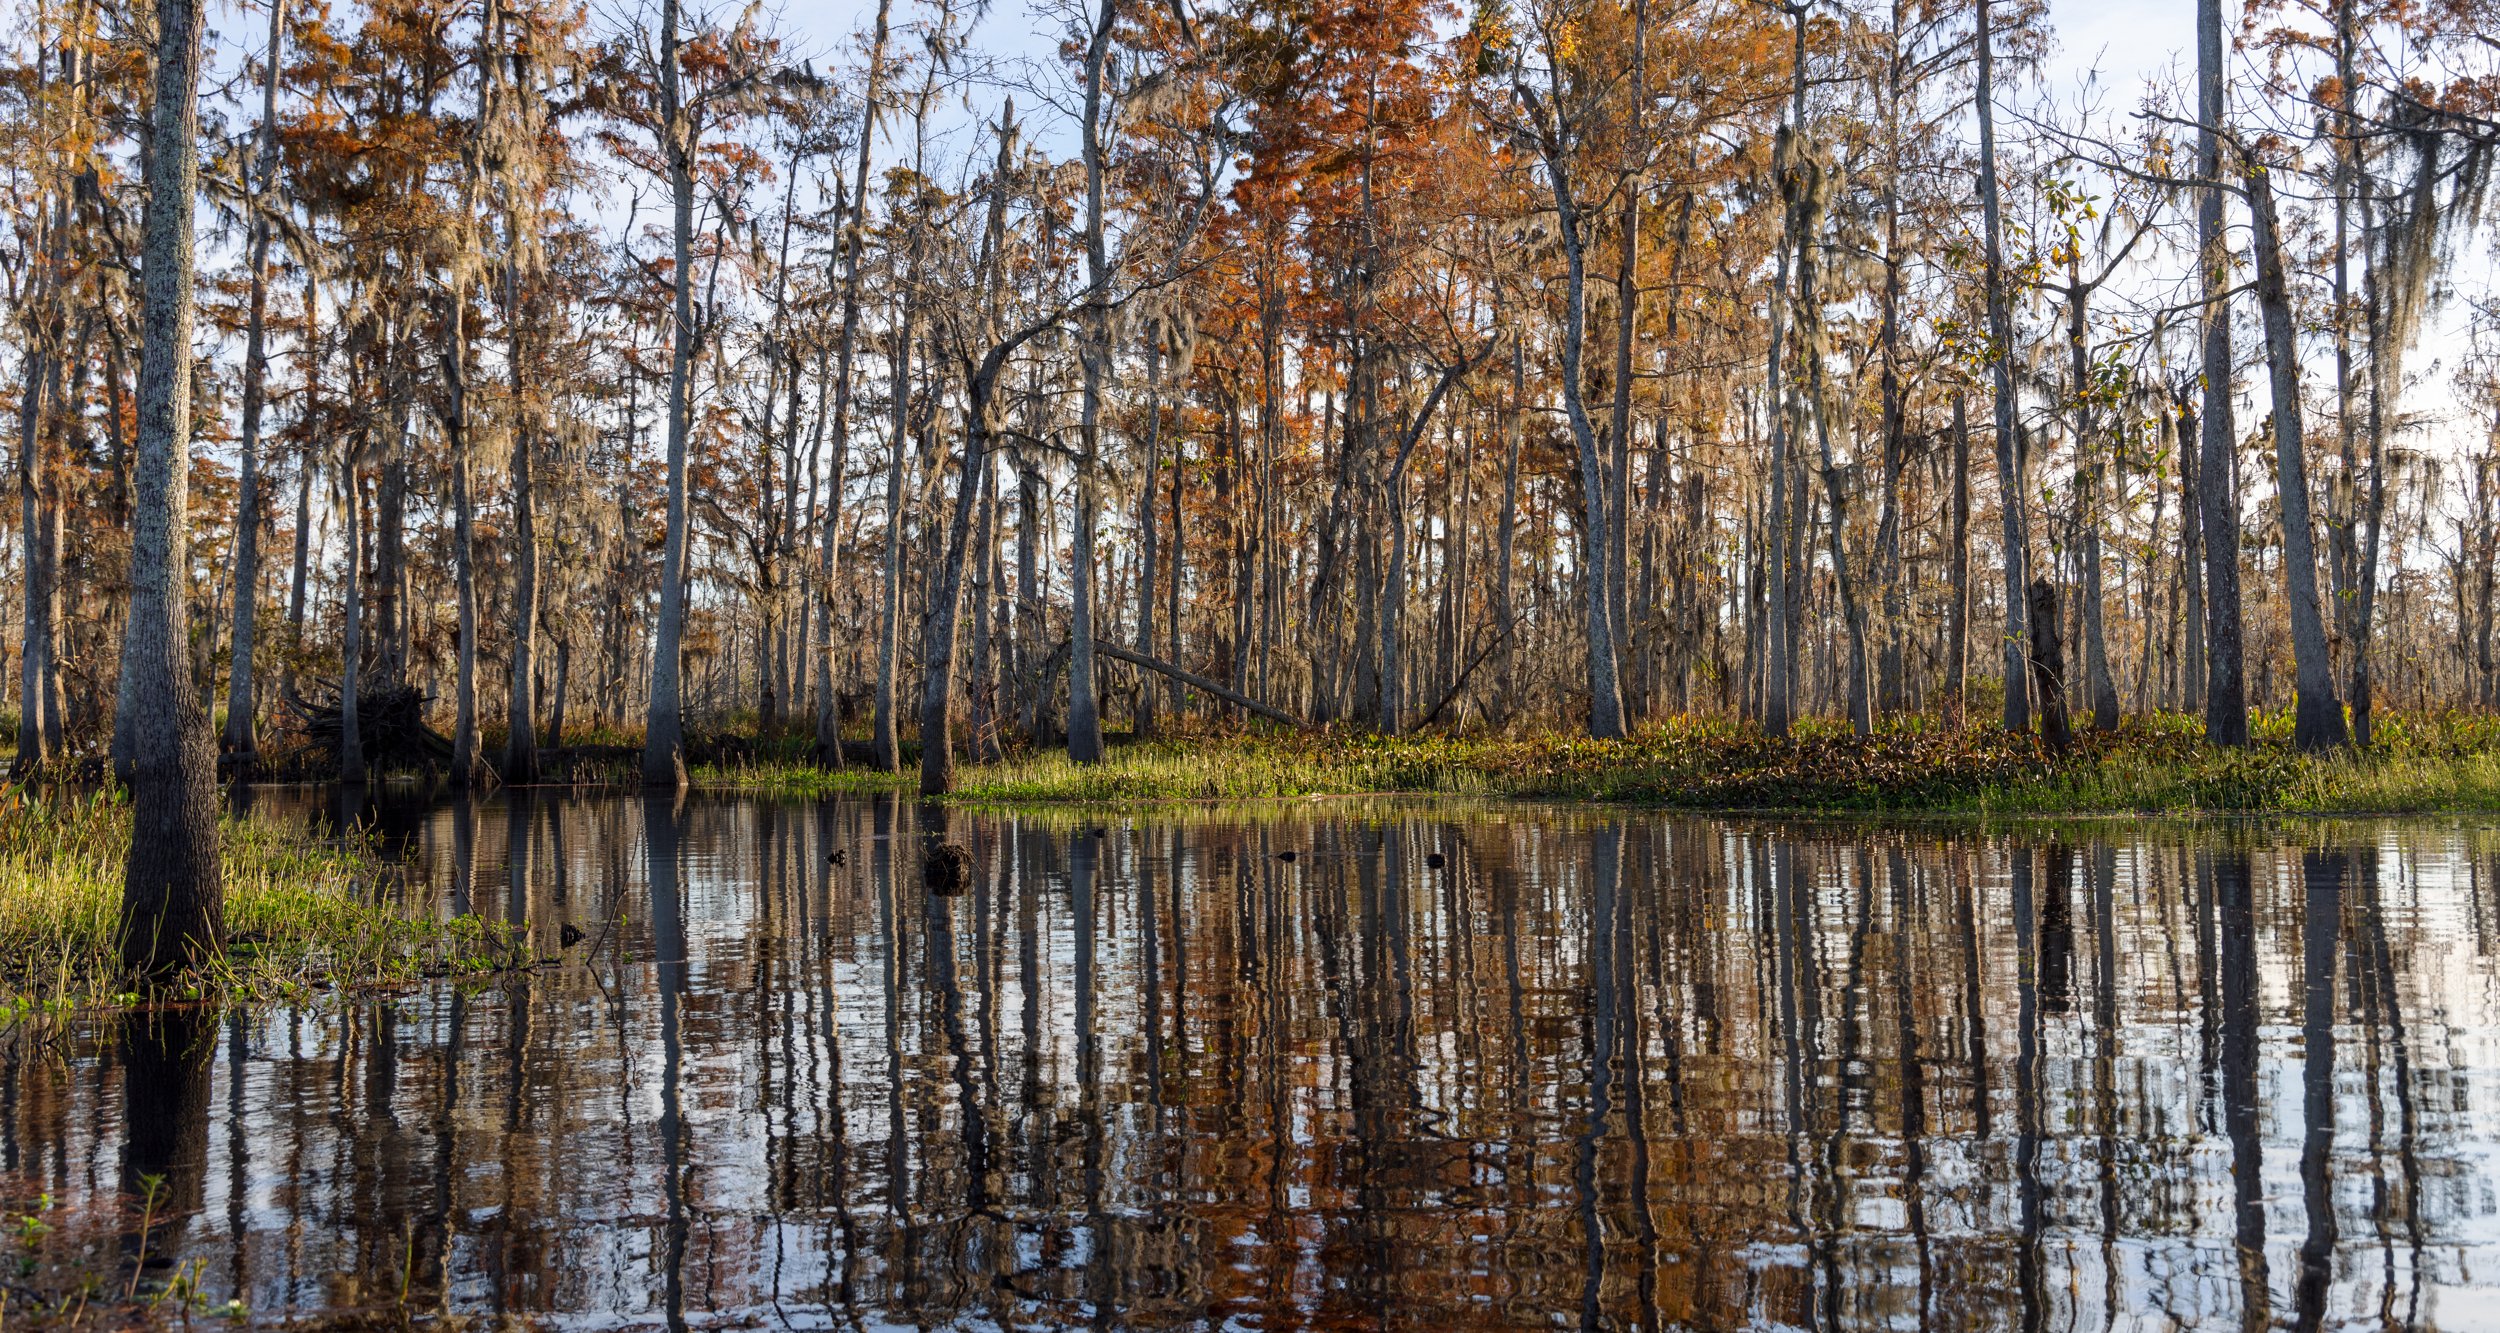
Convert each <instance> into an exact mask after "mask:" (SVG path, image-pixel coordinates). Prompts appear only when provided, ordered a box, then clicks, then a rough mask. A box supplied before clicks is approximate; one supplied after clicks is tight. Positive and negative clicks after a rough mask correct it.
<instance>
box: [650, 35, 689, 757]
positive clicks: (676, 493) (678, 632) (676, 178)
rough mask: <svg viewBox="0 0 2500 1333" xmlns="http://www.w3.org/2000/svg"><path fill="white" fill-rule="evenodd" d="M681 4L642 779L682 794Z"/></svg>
mask: <svg viewBox="0 0 2500 1333" xmlns="http://www.w3.org/2000/svg"><path fill="white" fill-rule="evenodd" d="M677 45H678V40H677V0H661V5H660V71H659V73H660V140H661V142H660V150H661V153H662V155H663V156H664V157H665V158H666V159H667V161H668V183H669V195H670V201H671V204H672V208H671V214H672V222H673V227H672V252H673V254H674V257H675V267H674V268H672V269H671V270H670V271H669V272H670V287H671V288H672V289H673V290H672V293H671V295H672V300H671V302H670V313H671V318H670V321H669V357H668V535H667V539H666V545H665V546H664V547H663V548H662V552H661V557H660V615H659V619H658V621H657V623H656V624H655V625H654V626H653V628H652V634H651V698H650V706H649V708H648V710H647V711H646V712H645V714H644V720H643V746H642V781H643V785H644V786H646V787H658V788H667V789H680V790H682V789H683V788H684V787H685V785H686V742H685V726H684V721H683V711H682V704H681V699H680V693H679V678H678V677H679V666H680V662H679V656H680V648H681V647H682V645H683V643H684V640H685V630H686V431H687V425H688V422H687V415H688V412H689V410H690V408H689V404H688V402H687V392H688V389H689V387H690V385H689V383H688V381H690V380H691V379H692V378H693V375H694V353H695V329H694V282H693V275H694V143H693V135H694V129H693V126H692V125H691V124H690V123H688V120H687V117H686V109H685V106H684V103H683V101H682V99H681V98H680V96H679V92H678V71H677Z"/></svg>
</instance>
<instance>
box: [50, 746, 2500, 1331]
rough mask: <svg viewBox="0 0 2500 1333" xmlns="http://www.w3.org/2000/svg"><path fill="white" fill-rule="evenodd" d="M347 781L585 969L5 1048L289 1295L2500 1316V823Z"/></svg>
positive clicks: (384, 1304)
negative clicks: (1952, 821)
mask: <svg viewBox="0 0 2500 1333" xmlns="http://www.w3.org/2000/svg"><path fill="white" fill-rule="evenodd" d="M324 800H325V798H322V797H320V796H318V795H296V794H292V793H265V794H263V796H262V798H261V802H262V804H263V806H264V808H267V809H271V810H276V811H279V812H282V813H283V812H288V811H292V812H294V813H295V814H297V815H309V816H311V817H335V812H334V811H332V810H331V809H330V807H328V806H326V805H325V804H324V803H323V802H324ZM362 817H363V818H365V819H366V820H368V821H370V822H372V823H374V824H375V825H376V826H377V827H379V829H380V830H381V831H382V833H383V835H384V836H385V837H386V838H388V839H390V840H391V841H392V842H393V844H394V845H396V846H399V847H402V848H404V849H405V851H406V853H407V855H408V856H409V857H410V858H411V859H412V861H413V863H414V866H415V870H414V871H413V872H412V875H411V882H410V883H409V884H408V885H407V886H405V888H404V890H402V891H405V892H408V893H411V894H414V895H417V896H418V897H419V900H420V901H422V902H424V903H426V904H427V905H429V906H430V907H431V908H432V909H433V910H437V911H441V912H446V913H448V912H457V911H467V912H475V913H477V914H480V915H484V916H490V917H495V918H499V919H505V920H509V921H513V922H517V923H521V924H522V926H523V928H524V929H525V930H526V931H527V932H528V934H529V935H530V937H531V938H532V940H533V941H534V942H535V945H536V948H537V949H538V951H539V952H540V953H542V954H545V955H547V956H550V957H557V956H560V957H561V958H562V959H563V961H562V963H560V964H552V965H549V966H547V967H544V968H542V969H540V970H538V971H536V972H534V973H530V974H526V975H511V976H504V977H498V978H494V979H490V980H487V981H484V982H477V983H469V984H463V985H457V986H455V985H450V984H437V985H434V986H432V987H428V988H423V989H417V990H411V991H406V992H401V993H394V994H384V995H374V994H365V995H358V996H354V997H347V998H334V999H331V1000H327V1001H325V1002H321V1003H317V1004H314V1005H311V1006H308V1007H305V1008H300V1009H275V1010H268V1011H260V1012H254V1013H250V1014H237V1015H222V1016H208V1017H202V1016H196V1015H180V1014H176V1015H169V1016H164V1017H161V1018H160V1019H159V1020H158V1021H156V1022H155V1023H153V1024H149V1025H139V1024H131V1025H128V1026H127V1027H125V1028H115V1027H113V1026H111V1025H108V1024H101V1023H97V1024H85V1025H80V1026H76V1027H74V1028H73V1029H72V1030H71V1031H69V1032H68V1033H66V1034H63V1033H59V1032H52V1033H49V1034H46V1033H40V1032H37V1031H36V1030H33V1029H25V1028H21V1029H20V1030H19V1031H17V1032H15V1033H13V1034H10V1036H9V1037H8V1039H7V1042H6V1059H5V1062H0V1167H5V1168H6V1169H7V1170H8V1171H10V1172H13V1173H15V1174H16V1175H17V1176H19V1177H20V1178H25V1179H31V1180H32V1181H33V1182H35V1184H36V1185H37V1186H38V1187H40V1188H46V1189H49V1190H51V1191H52V1192H54V1193H55V1194H56V1195H57V1196H59V1197H62V1198H64V1199H70V1200H76V1199H82V1198H88V1197H94V1196H100V1195H101V1196H109V1195H110V1194H111V1193H112V1192H113V1191H115V1190H117V1189H120V1188H123V1187H125V1186H127V1185H130V1184H132V1183H134V1182H136V1181H138V1180H140V1179H141V1178H142V1177H143V1176H148V1175H160V1174H161V1175H163V1176H164V1177H165V1181H166V1185H165V1189H166V1191H167V1197H168V1199H169V1203H170V1208H171V1211H172V1212H173V1213H175V1214H176V1216H175V1217H174V1218H173V1219H172V1220H171V1221H168V1222H165V1223H161V1224H159V1237H158V1240H157V1241H156V1242H155V1243H156V1245H157V1246H158V1247H159V1248H163V1249H170V1250H172V1251H175V1252H176V1253H178V1255H179V1257H180V1259H181V1260H182V1261H185V1262H189V1263H192V1264H194V1265H196V1271H197V1272H198V1275H199V1277H200V1280H201V1282H202V1284H203V1286H205V1287H206V1288H207V1289H208V1291H209V1292H210V1293H211V1294H212V1295H213V1296H215V1297H216V1298H217V1299H220V1300H222V1299H224V1298H225V1297H226V1296H229V1295H233V1296H239V1297H241V1298H242V1299H243V1300H244V1301H245V1302H246V1303H247V1304H248V1306H249V1307H250V1309H251V1310H252V1311H253V1312H254V1314H255V1316H256V1317H257V1318H258V1319H261V1320H264V1321H270V1322H275V1321H280V1320H284V1319H288V1318H305V1317H310V1316H314V1315H319V1314H324V1313H331V1312H341V1311H346V1312H357V1313H361V1314H365V1315H370V1316H372V1317H374V1318H376V1319H385V1318H387V1319H394V1320H395V1319H396V1318H398V1317H399V1316H398V1312H399V1311H400V1310H401V1308H402V1307H403V1305H404V1306H405V1307H407V1308H408V1309H410V1310H413V1311H414V1312H417V1313H419V1314H424V1313H457V1314H464V1315H473V1314H511V1315H519V1316H524V1317H529V1318H531V1319H544V1320H546V1321H547V1322H551V1323H557V1324H565V1325H578V1326H585V1327H614V1326H627V1325H630V1326H665V1327H697V1326H702V1327H712V1326H727V1327H755V1326H772V1327H777V1326H782V1325H792V1326H802V1327H841V1328H854V1327H894V1326H914V1327H942V1326H944V1327H951V1326H965V1327H992V1326H1004V1325H1017V1326H1031V1325H1037V1324H1088V1325H1096V1326H1106V1327H1109V1326H1137V1325H1202V1324H1203V1325H1222V1326H1233V1327H1243V1328H1249V1327H1311V1326H1351V1327H1373V1326H1393V1327H1400V1328H1418V1327H1420V1328H1453V1327H1479V1326H1500V1325H1523V1326H1524V1325H1536V1326H1556V1325H1562V1326H1573V1325H1576V1326H1582V1327H1606V1328H1631V1327H1640V1328H1656V1327H1679V1326H1681V1327H1715V1328H1733V1327H1762V1328H1771V1327H1783V1328H1785V1327H1794V1328H1850V1329H1860V1328H1916V1327H1921V1326H1926V1327H1935V1328H1951V1329H1996V1328H2004V1329H2024V1330H2030V1329H2061V1330H2062V1329H2077V1328H2092V1329H2101V1328H2120V1329H2152V1328H2168V1327H2179V1326H2198V1327H2229V1328H2257V1327H2269V1326H2287V1327H2339V1328H2352V1327H2372V1328H2405V1327H2437V1328H2452V1329H2468V1328H2477V1327H2495V1326H2500V1269H2496V1268H2495V1260H2500V1216H2496V1215H2500V1199H2496V1198H2495V1192H2494V1181H2495V1179H2500V1170H2495V1161H2494V1156H2495V1150H2496V1149H2500V1118H2496V1117H2495V1111H2496V1110H2500V1100H2496V1099H2495V1089H2494V1086H2493V1084H2494V1076H2495V1072H2500V1049H2495V1046H2494V1036H2495V1031H2500V1022H2496V1020H2500V1002H2496V1000H2495V992H2494V987H2493V961H2494V950H2495V939H2494V935H2495V931H2500V903H2495V902H2493V901H2492V896H2493V894H2494V892H2495V891H2496V889H2500V885H2496V884H2495V877H2500V830H2487V829H2482V828H2477V827H2472V826H2464V825H2455V824H2447V823H2420V822H2416V823H2388V824H2359V823H2353V824H2326V825H2296V826H2285V827H2281V828H2251V827H2231V828H2212V827H2207V828H2201V829H2184V828H2163V827H2158V826H2152V825H2143V824H2107V825H2092V826H2075V827H2074V828H2071V829H2067V830H2064V831H2062V832H2059V831H2050V832H2042V833H2022V834H2015V835H2007V834H1997V833H1991V834H1985V835H1983V834H1978V833H1974V832H1969V831H1965V830H1959V829H1955V828H1951V827H1945V826H1922V827H1917V828H1910V829H1882V828H1867V827H1859V826H1843V825H1782V824H1775V823H1761V822H1745V821H1716V820H1706V819H1691V818H1682V817H1677V818H1666V817H1649V816H1645V815H1640V814H1617V813H1612V812H1608V813H1592V812H1581V811H1573V810H1568V809H1556V808H1545V807H1538V808H1518V807H1498V806H1497V807H1479V806H1421V805H1409V806H1399V805H1368V806H1367V805H1355V804H1336V803H1311V804H1307V805H1293V806H1284V807H1278V808H1275V809H1271V810H1268V811H1264V812H1255V813H1243V812H1239V811H1230V812H1227V811H1211V810H1187V811H1180V812H1175V813H1171V814H1159V815H1150V816H1112V815H1099V814H1079V813H1065V812H1063V813H1049V814H1043V815H1039V816H1021V817H1020V816H1012V815H993V814H979V813H971V812H966V811H960V810H957V811H945V812H935V811H923V810H921V809H919V808H916V807H914V806H912V805H909V804H906V803H896V802H871V801H848V800H846V801H834V802H827V803H823V804H801V803H787V802H775V801H769V800H750V799H731V798H716V797H694V798H690V799H687V800H685V801H683V802H671V801H668V800H665V799H660V800H645V799H642V798H637V797H619V796H604V795H603V796H595V797H571V796H562V797H559V796H556V795H552V794H547V793H537V794H533V793H516V794H511V795H507V796H502V797H498V798H496V799H495V800H493V801H490V802H483V803H478V804H476V805H474V806H471V805H467V804H459V805H431V806H408V805H400V806H394V807H392V808H387V809H380V810H366V811H364V812H363V813H362ZM938 841H943V842H948V843H953V844H957V845H960V846H961V847H963V848H964V849H965V850H966V851H967V852H968V853H969V864H970V870H971V874H970V876H969V879H968V883H967V884H966V885H965V887H964V888H963V890H962V891H961V892H959V893H955V894H951V895H942V894H933V893H932V892H931V891H930V889H929V888H928V887H927V884H926V881H925V877H924V873H923V866H924V860H925V858H926V856H927V852H928V848H929V847H930V846H931V845H932V844H933V843H935V842H938ZM1285 853H1291V854H1292V859H1291V860H1287V859H1285V855H1284V854H1285ZM568 925H569V926H570V927H572V928H573V929H574V930H576V931H578V932H579V933H580V937H579V941H578V942H577V943H575V944H574V945H572V946H571V947H569V948H567V947H565V946H564V945H563V943H562V941H563V939H564V937H565V934H566V931H565V927H567V926H568Z"/></svg>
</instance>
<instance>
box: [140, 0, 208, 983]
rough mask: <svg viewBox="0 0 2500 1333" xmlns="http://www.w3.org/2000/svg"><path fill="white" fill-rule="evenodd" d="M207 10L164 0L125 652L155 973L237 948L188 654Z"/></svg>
mask: <svg viewBox="0 0 2500 1333" xmlns="http://www.w3.org/2000/svg"><path fill="white" fill-rule="evenodd" d="M204 17H205V16H204V13H203V11H202V9H201V8H200V6H199V4H198V3H197V0H156V24H157V49H156V103H155V106H154V107H153V108H152V110H151V113H150V114H151V124H150V129H151V134H150V141H149V144H148V172H147V177H148V194H147V209H146V214H145V221H144V245H145V250H144V260H143V264H142V268H141V274H140V281H141V287H142V292H143V296H142V299H143V302H144V305H143V310H144V314H143V319H144V324H143V326H142V329H143V333H142V338H143V341H142V344H141V346H142V350H141V356H140V363H139V401H138V423H139V431H138V449H137V467H136V471H135V476H134V478H133V481H134V483H135V484H134V487H133V499H134V505H133V511H132V525H131V556H130V574H131V579H130V582H131V589H130V593H131V596H130V626H129V630H128V632H127V634H126V635H125V637H124V638H123V641H122V664H121V669H122V671H123V673H124V674H125V675H127V676H128V677H130V678H131V679H132V680H133V681H134V682H135V684H136V688H135V689H134V690H133V691H132V699H133V703H134V705H135V709H134V715H133V716H132V718H131V727H130V742H131V802H130V804H131V839H130V858H129V862H128V864H127V866H126V867H125V871H124V875H123V879H122V903H121V921H120V935H121V940H120V944H121V956H122V962H123V964H124V966H126V967H129V968H130V969H132V970H133V971H135V972H139V973H141V974H144V975H149V976H161V975H163V974H165V973H166V972H168V971H170V970H172V969H175V968H177V967H180V966H182V965H184V964H187V963H192V962H196V961H199V960H201V959H205V958H213V957H216V956H217V955H219V954H220V953H222V952H223V951H224V948H225V883H224V878H223V870H222V867H221V865H220V862H219V859H218V846H217V791H216V765H217V760H216V755H215V753H214V750H213V748H212V744H211V741H210V739H209V731H208V717H207V714H206V713H205V712H204V711H202V709H201V706H200V701H199V697H198V695H197V694H196V693H194V692H193V689H192V682H191V673H190V671H189V669H188V663H187V662H186V661H185V660H184V658H185V657H186V656H187V648H188V644H189V642H190V606H189V602H188V599H187V592H188V589H187V585H188V583H189V578H188V575H189V572H190V558H189V528H190V513H189V489H188V487H189V475H188V474H189V455H190V441H191V323H192V319H191V311H192V306H191V302H192V286H193V266H192V210H193V208H194V199H195V196H196V194H197V189H198V173H199V156H198V151H197V143H198V135H199V103H198V95H199V69H200V43H201V35H202V32H203V29H204V28H205V23H204Z"/></svg>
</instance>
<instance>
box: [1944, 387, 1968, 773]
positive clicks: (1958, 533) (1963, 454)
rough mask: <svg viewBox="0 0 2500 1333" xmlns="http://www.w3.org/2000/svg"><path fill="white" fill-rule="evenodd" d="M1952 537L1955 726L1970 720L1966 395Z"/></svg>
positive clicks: (1950, 661)
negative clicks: (1968, 718)
mask: <svg viewBox="0 0 2500 1333" xmlns="http://www.w3.org/2000/svg"><path fill="white" fill-rule="evenodd" d="M1948 504H1949V505H1950V508H1951V512H1952V536H1951V538H1950V539H1949V545H1950V554H1949V556H1948V557H1947V559H1948V562H1949V563H1948V566H1947V574H1946V580H1947V581H1946V585H1945V596H1946V601H1945V620H1944V624H1945V631H1944V642H1945V648H1944V693H1945V709H1946V715H1947V717H1948V718H1949V719H1950V721H1951V722H1952V724H1953V725H1954V726H1956V727H1959V726H1961V725H1963V724H1964V722H1965V721H1966V720H1967V714H1968V709H1967V707H1966V704H1967V700H1968V694H1967V691H1968V689H1969V686H1970V414H1969V412H1968V410H1967V402H1966V400H1965V399H1964V397H1963V395H1961V394H1959V393H1956V394H1954V395H1953V495H1952V498H1951V499H1950V500H1949V501H1948Z"/></svg>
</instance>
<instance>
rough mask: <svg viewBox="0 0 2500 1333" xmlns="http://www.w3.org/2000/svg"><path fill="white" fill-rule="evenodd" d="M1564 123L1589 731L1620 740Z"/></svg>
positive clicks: (1566, 402) (1555, 159)
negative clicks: (1585, 611) (1586, 613)
mask: <svg viewBox="0 0 2500 1333" xmlns="http://www.w3.org/2000/svg"><path fill="white" fill-rule="evenodd" d="M1559 133H1560V131H1559V130H1554V131H1551V132H1549V133H1547V134H1545V135H1543V136H1541V140H1542V146H1543V150H1544V157H1545V175H1546V181H1547V183H1548V185H1549V186H1550V187H1551V188H1552V191H1553V195H1554V210H1555V213H1556V215H1557V223H1558V230H1559V231H1560V233H1561V240H1562V247H1563V262H1564V270H1563V271H1564V285H1563V310H1562V396H1563V411H1564V414H1565V415H1566V416H1567V417H1568V418H1569V419H1570V422H1571V440H1572V443H1573V444H1574V445H1575V446H1576V447H1577V451H1578V454H1579V463H1580V510H1581V519H1580V582H1581V584H1582V585H1583V592H1584V594H1585V600H1586V602H1587V610H1588V632H1587V649H1588V686H1589V735H1591V736H1593V737H1596V738H1598V739H1600V740H1612V739H1616V738H1619V737H1621V736H1622V735H1623V734H1624V728H1623V699H1622V694H1621V691H1620V690H1619V689H1618V677H1617V675H1616V663H1615V637H1614V628H1613V624H1612V622H1611V620H1610V617H1609V608H1608V605H1607V601H1608V599H1607V596H1606V567H1607V552H1608V551H1609V550H1610V549H1611V547H1610V544H1609V540H1608V537H1607V529H1606V487H1607V468H1606V464H1605V460H1604V459H1602V458H1600V457H1599V456H1598V451H1597V430H1596V427H1595V426H1593V425H1592V424H1590V422H1589V413H1588V404H1587V402H1586V395H1585V393H1584V392H1583V388H1584V386H1585V385H1586V384H1587V380H1586V378H1585V376H1586V374H1587V371H1586V370H1585V368H1584V356H1585V352H1586V348H1587V341H1588V236H1587V233H1586V230H1585V228H1584V225H1583V223H1582V220H1581V217H1580V204H1579V201H1578V200H1577V199H1576V198H1574V197H1573V195H1572V184H1571V169H1570V165H1569V163H1568V161H1567V160H1566V157H1565V154H1566V152H1567V147H1566V145H1563V144H1562V143H1560V142H1558V141H1557V139H1556V137H1555V136H1556V135H1558V134H1559Z"/></svg>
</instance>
